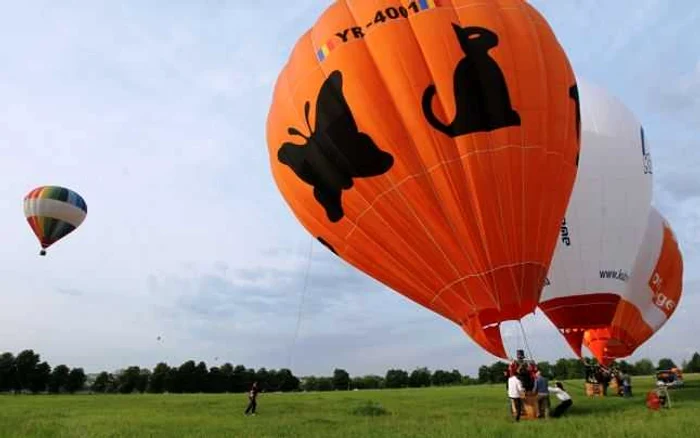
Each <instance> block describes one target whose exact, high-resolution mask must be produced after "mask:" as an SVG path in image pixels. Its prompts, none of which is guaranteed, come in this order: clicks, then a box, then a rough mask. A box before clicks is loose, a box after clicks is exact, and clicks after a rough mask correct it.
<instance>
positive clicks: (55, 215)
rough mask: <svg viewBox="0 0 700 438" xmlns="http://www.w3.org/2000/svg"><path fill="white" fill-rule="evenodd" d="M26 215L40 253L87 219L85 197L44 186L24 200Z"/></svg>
mask: <svg viewBox="0 0 700 438" xmlns="http://www.w3.org/2000/svg"><path fill="white" fill-rule="evenodd" d="M24 216H25V217H26V218H27V222H29V226H30V227H31V228H32V231H34V234H35V235H36V237H37V238H38V239H39V243H40V244H41V251H40V252H39V255H42V256H44V255H46V249H47V248H48V247H50V246H51V245H53V244H54V243H56V242H58V241H59V240H61V239H62V238H64V237H66V236H67V235H68V234H70V233H72V232H73V230H75V229H76V228H78V227H79V226H80V224H82V223H83V221H84V220H85V216H87V204H86V203H85V200H84V199H83V197H82V196H80V195H79V194H77V193H76V192H74V191H72V190H70V189H67V188H65V187H58V186H41V187H37V188H36V189H34V190H32V191H31V192H29V193H28V194H27V196H25V197H24Z"/></svg>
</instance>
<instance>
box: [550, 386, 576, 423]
mask: <svg viewBox="0 0 700 438" xmlns="http://www.w3.org/2000/svg"><path fill="white" fill-rule="evenodd" d="M556 385H557V386H556V387H551V386H550V387H549V392H550V393H552V394H554V395H556V396H557V398H558V399H559V400H561V403H559V404H558V405H557V407H556V408H554V412H552V414H551V415H550V417H552V418H557V417H561V416H562V414H563V413H564V412H566V410H567V409H569V408H570V407H571V405H572V404H574V402H573V401H572V400H571V396H570V395H569V394H568V393H567V392H566V391H564V385H562V383H561V382H557V383H556Z"/></svg>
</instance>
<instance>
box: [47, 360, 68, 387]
mask: <svg viewBox="0 0 700 438" xmlns="http://www.w3.org/2000/svg"><path fill="white" fill-rule="evenodd" d="M69 374H70V368H68V367H67V366H66V365H63V364H61V365H58V366H57V367H56V368H54V369H53V371H51V377H50V378H49V385H48V387H49V388H48V389H49V392H50V393H51V394H58V393H60V392H65V391H66V386H67V385H68V375H69Z"/></svg>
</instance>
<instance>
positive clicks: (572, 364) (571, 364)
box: [566, 358, 590, 379]
mask: <svg viewBox="0 0 700 438" xmlns="http://www.w3.org/2000/svg"><path fill="white" fill-rule="evenodd" d="M589 362H590V359H589ZM566 374H567V376H568V377H567V378H568V379H583V378H584V377H585V376H586V369H585V366H584V364H583V362H581V360H580V359H573V358H571V359H566Z"/></svg>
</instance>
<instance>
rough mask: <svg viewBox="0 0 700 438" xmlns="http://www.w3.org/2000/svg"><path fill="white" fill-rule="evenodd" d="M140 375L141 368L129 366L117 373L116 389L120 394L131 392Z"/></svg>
mask: <svg viewBox="0 0 700 438" xmlns="http://www.w3.org/2000/svg"><path fill="white" fill-rule="evenodd" d="M140 377H141V368H140V367H138V366H130V367H128V368H126V369H125V370H121V371H120V372H119V373H117V391H118V392H119V393H120V394H131V393H132V392H134V391H136V388H137V386H138V384H139V380H140Z"/></svg>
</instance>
